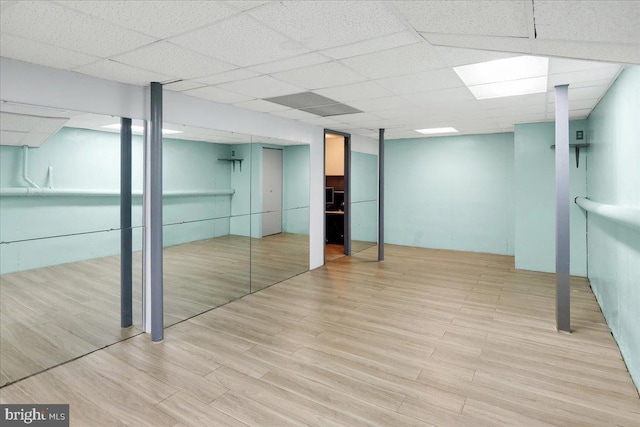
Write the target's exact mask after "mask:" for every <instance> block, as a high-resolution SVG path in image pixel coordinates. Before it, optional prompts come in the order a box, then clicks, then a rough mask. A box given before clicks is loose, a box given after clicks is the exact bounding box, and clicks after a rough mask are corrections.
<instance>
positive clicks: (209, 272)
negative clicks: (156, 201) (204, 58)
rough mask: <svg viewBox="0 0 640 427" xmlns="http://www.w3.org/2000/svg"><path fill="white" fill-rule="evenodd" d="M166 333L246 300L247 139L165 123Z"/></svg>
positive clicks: (247, 245)
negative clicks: (203, 314)
mask: <svg viewBox="0 0 640 427" xmlns="http://www.w3.org/2000/svg"><path fill="white" fill-rule="evenodd" d="M163 128H164V129H165V132H166V131H170V132H175V133H171V134H170V135H169V134H166V135H165V136H164V137H163V187H164V188H163V224H164V226H163V245H164V253H163V259H164V315H165V326H170V325H172V324H175V323H177V322H180V321H182V320H185V319H188V318H190V317H193V316H195V315H197V314H200V313H203V312H205V311H207V310H210V309H212V308H215V307H218V306H220V305H222V304H226V303H227V302H229V301H232V300H234V299H237V298H239V297H241V296H243V295H246V294H248V293H249V292H250V274H249V269H250V261H249V257H250V237H249V236H250V221H249V220H250V215H249V214H250V201H251V199H250V197H251V187H250V178H251V176H250V174H251V152H250V150H251V144H250V142H251V137H250V136H249V135H242V134H238V133H231V132H221V131H216V130H210V129H203V128H197V127H193V126H184V125H177V124H171V123H165V124H164V126H163Z"/></svg>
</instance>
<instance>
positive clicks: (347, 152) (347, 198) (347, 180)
mask: <svg viewBox="0 0 640 427" xmlns="http://www.w3.org/2000/svg"><path fill="white" fill-rule="evenodd" d="M344 253H345V255H351V136H345V137H344Z"/></svg>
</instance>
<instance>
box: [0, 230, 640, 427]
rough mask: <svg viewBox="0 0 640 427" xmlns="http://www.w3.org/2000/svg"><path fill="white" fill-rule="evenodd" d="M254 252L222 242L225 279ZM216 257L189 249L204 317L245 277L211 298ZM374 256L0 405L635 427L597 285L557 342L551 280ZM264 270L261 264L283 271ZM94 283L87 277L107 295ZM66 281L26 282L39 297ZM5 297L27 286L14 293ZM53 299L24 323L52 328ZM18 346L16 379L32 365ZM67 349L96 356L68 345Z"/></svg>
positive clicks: (24, 384)
mask: <svg viewBox="0 0 640 427" xmlns="http://www.w3.org/2000/svg"><path fill="white" fill-rule="evenodd" d="M245 243H246V242H235V243H234V242H232V241H228V242H227V246H228V250H229V251H230V252H227V253H224V254H222V255H221V258H222V259H224V262H221V263H220V264H219V265H220V266H221V268H226V267H222V264H225V265H226V264H228V263H233V259H234V258H233V257H234V256H235V257H242V256H244V255H242V254H243V252H242V248H243V247H244V246H243V245H245ZM216 245H217V244H214V243H212V242H200V243H198V244H194V245H193V248H192V252H193V253H194V258H189V256H187V253H188V250H187V249H188V248H187V247H181V248H178V249H179V250H178V249H176V251H175V252H176V253H175V254H173V255H175V259H173V260H172V261H171V265H172V266H173V267H174V268H175V270H174V272H173V273H172V274H174V275H175V276H174V279H175V280H176V283H178V282H179V283H180V287H177V288H176V292H178V293H179V292H180V289H183V290H184V289H186V288H185V287H187V286H188V282H189V281H200V280H203V281H204V282H205V285H203V287H202V291H203V293H202V299H203V301H207V303H206V304H209V303H211V302H212V301H216V299H215V298H217V297H218V296H217V295H214V294H219V293H220V292H223V291H221V290H222V289H227V290H230V289H234V286H237V285H238V284H239V283H242V281H243V280H244V279H246V278H241V277H237V276H236V277H235V278H234V277H231V276H229V277H228V278H229V282H228V283H226V284H222V285H221V286H220V287H218V288H216V289H215V290H211V289H209V287H210V284H211V283H212V280H213V279H212V278H211V277H208V276H207V274H211V273H207V271H208V268H207V267H205V266H202V265H200V263H201V262H202V260H203V259H207V258H208V256H207V255H205V254H203V253H202V252H201V251H203V250H206V249H207V248H209V249H211V248H216V249H219V248H220V247H219V246H216ZM376 255H377V254H376V249H375V248H370V249H366V250H364V251H362V252H360V253H358V254H356V255H354V256H351V257H340V258H336V259H335V260H334V261H331V262H330V263H329V264H328V265H327V266H325V267H322V268H318V269H316V270H314V271H311V272H307V273H304V274H301V275H296V276H295V277H292V278H290V279H288V280H286V281H284V282H281V283H279V284H277V285H274V286H271V287H267V288H265V289H263V290H261V291H260V292H257V293H255V294H252V295H249V296H245V297H243V298H240V299H238V300H235V301H233V302H230V303H228V304H226V305H224V306H223V307H220V308H218V309H216V310H212V311H208V312H206V313H203V314H200V315H198V316H195V317H193V318H191V319H190V320H188V321H184V322H181V323H178V324H175V325H173V326H170V327H168V328H167V329H166V331H165V340H164V341H163V342H162V343H159V344H153V343H151V342H150V341H149V337H148V336H146V335H138V336H135V337H133V338H130V339H128V340H126V341H123V342H119V343H116V344H114V345H111V346H109V347H107V348H105V349H102V350H98V351H97V352H95V353H93V354H91V355H89V356H85V357H82V358H80V359H78V360H75V361H72V362H69V363H67V364H64V365H61V366H58V367H54V368H52V369H50V370H49V371H46V372H43V373H41V374H37V375H34V376H32V377H30V378H28V379H25V380H22V381H18V382H16V383H14V384H11V385H9V386H6V387H4V388H2V389H0V401H2V402H3V403H11V402H16V403H18V402H43V403H46V402H68V403H70V404H71V413H72V422H71V425H74V426H76V425H78V426H80V425H91V426H102V425H105V426H107V425H128V426H132V425H136V426H137V425H154V426H174V427H181V426H203V425H207V426H208V425H221V426H227V425H228V426H233V427H237V426H256V427H262V426H294V425H295V426H301V425H309V426H323V427H324V426H330V427H331V426H349V427H351V426H355V427H358V426H370V425H374V426H394V427H395V426H403V425H406V426H421V425H426V426H474V427H475V426H507V425H508V426H514V425H517V426H520V425H523V426H524V425H526V426H611V425H616V426H633V427H636V426H638V425H640V399H639V398H638V394H637V390H636V388H635V386H634V385H633V383H632V381H631V379H630V377H629V373H628V372H627V370H626V367H625V364H624V361H623V360H622V358H621V356H620V352H619V350H618V348H617V345H616V343H615V341H614V340H613V338H612V336H611V334H610V331H609V328H608V327H607V325H606V322H605V319H604V318H603V316H602V313H601V312H600V310H599V307H598V305H597V302H596V301H595V298H594V297H593V293H592V292H591V290H590V288H589V283H588V281H587V280H586V279H583V278H575V277H574V278H572V279H571V292H572V302H574V304H572V325H573V328H574V331H573V333H572V334H570V335H568V334H564V333H558V332H556V331H555V310H554V307H555V293H554V286H555V282H554V277H553V275H551V274H546V273H535V272H529V271H520V270H515V269H514V266H513V258H512V257H508V256H500V255H489V254H477V253H469V252H454V251H444V250H430V249H418V248H408V247H399V246H393V245H388V246H387V248H386V261H385V262H384V263H377V262H375V259H376ZM264 256H265V257H266V258H265V259H267V260H269V261H267V262H266V263H265V264H262V266H265V265H268V264H269V262H272V261H273V262H275V261H277V260H278V257H277V256H276V255H269V254H266V253H265V254H264ZM109 262H110V265H111V264H113V263H114V261H113V260H111V261H109ZM190 262H194V263H195V265H194V267H193V268H190V266H189V263H190ZM216 262H217V261H216ZM237 262H239V263H241V262H244V261H243V260H237ZM98 264H99V262H98V261H95V260H94V261H93V264H92V265H93V266H95V265H98ZM238 265H239V264H238ZM180 269H182V270H185V275H184V276H181V275H179V274H178V272H179V270H180ZM90 270H91V269H89V271H87V269H86V268H85V266H83V265H75V266H74V274H82V275H84V277H89V278H92V277H93V279H92V280H94V282H93V283H94V284H93V285H91V286H95V283H96V282H95V277H94V276H93V275H92V272H91V271H90ZM59 271H60V269H58V270H57V271H56V272H51V271H47V273H46V274H45V276H44V278H43V276H41V275H38V274H35V273H30V274H29V275H27V276H26V278H27V279H28V280H29V281H30V282H32V283H39V285H41V284H42V282H43V281H44V282H46V280H48V279H47V278H48V277H50V276H51V275H54V274H56V273H59ZM280 271H292V270H287V269H286V268H285V267H284V266H282V268H281V269H280ZM7 283H8V286H16V278H15V277H11V278H10V280H8V281H7ZM93 289H94V288H92V291H91V292H93ZM235 289H237V287H236V288H235ZM20 292H25V291H24V290H21V291H20ZM20 292H18V293H16V294H15V296H13V297H12V298H18V297H19V296H20V295H21V293H20ZM185 292H186V294H188V295H183V297H184V298H185V299H184V300H183V301H182V302H181V303H180V304H178V305H177V307H178V310H177V311H176V312H175V313H176V317H177V316H179V315H184V314H185V313H187V312H188V311H189V310H191V309H198V307H197V304H200V302H198V300H197V296H198V291H197V285H194V286H193V287H191V288H190V290H189V291H188V292H187V291H186V290H185ZM224 292H226V291H224ZM115 295H117V293H116V294H115ZM67 296H69V295H67ZM54 297H56V298H59V299H58V300H56V301H60V302H61V303H62V304H63V305H64V304H72V303H71V302H70V301H71V300H75V301H77V302H79V303H87V301H95V300H97V298H96V297H94V296H87V295H83V293H82V292H78V293H75V294H74V295H73V296H72V297H71V296H69V299H66V298H62V297H61V296H55V295H54ZM100 298H103V299H106V298H108V296H104V295H103V296H101V297H100ZM194 298H195V299H194ZM189 299H191V300H193V302H194V303H195V304H194V305H193V306H190V305H189V304H190V303H189V302H188V301H189ZM42 301H43V300H42V298H38V299H36V303H35V305H34V306H33V307H31V308H28V310H29V311H28V312H30V313H31V314H34V313H35V315H36V317H37V316H38V315H40V316H47V315H48V313H47V308H46V306H45V305H44V304H43V303H42ZM65 306H67V305H65ZM107 310H108V309H107ZM16 312H17V310H15V309H11V310H8V311H7V312H6V313H3V319H6V318H9V319H10V320H11V316H15V315H16ZM38 313H39V314H38ZM75 313H76V314H77V315H78V316H89V315H90V314H91V313H90V312H87V311H86V310H85V311H82V310H77V311H76V312H75ZM49 314H50V313H49ZM105 315H106V314H105V310H103V312H101V313H100V314H99V316H105ZM42 319H43V318H42V317H40V318H34V319H31V320H30V321H19V320H17V319H14V320H13V323H10V325H17V326H16V327H17V328H22V329H14V331H22V330H25V328H26V329H30V328H31V329H32V330H34V331H37V327H38V326H39V325H40V326H44V329H46V331H47V333H51V334H53V335H54V336H55V334H58V335H57V336H58V337H59V338H60V339H64V335H63V332H60V331H58V330H57V329H55V328H52V327H51V326H46V325H47V322H46V321H43V320H42ZM58 320H61V318H58ZM99 323H100V322H99V321H98V322H95V324H96V327H97V326H98V325H99ZM5 327H12V326H6V325H5ZM58 327H60V328H63V329H65V330H66V331H68V332H69V333H74V335H75V336H77V337H78V339H81V340H84V341H86V342H91V343H92V344H94V345H96V344H99V343H100V342H101V341H99V339H95V340H93V341H92V340H91V339H90V338H91V329H90V328H91V326H87V327H83V326H82V325H81V324H80V323H78V322H67V323H64V322H61V323H59V324H58ZM47 328H48V329H47ZM104 332H107V331H104ZM104 332H103V333H104ZM32 333H33V332H32ZM112 336H113V334H112ZM14 337H15V342H16V343H20V342H21V341H20V340H21V339H22V340H25V338H19V337H17V336H15V332H12V333H8V334H7V336H6V337H3V338H7V339H3V345H4V343H5V342H10V341H11V340H12V338H14ZM116 338H117V337H116ZM33 339H35V340H36V341H37V342H38V349H37V350H36V351H34V353H33V357H34V361H32V362H30V363H35V361H37V362H40V363H43V362H44V361H45V360H44V355H45V354H46V353H45V349H46V348H47V346H50V345H51V341H53V340H47V339H46V337H38V336H35V337H34V338H33ZM7 348H8V349H9V350H7V351H8V353H7V354H14V356H12V357H13V359H9V360H10V363H9V364H8V365H7V368H6V371H7V372H10V371H11V370H13V369H17V368H16V366H17V365H16V361H18V360H19V356H20V354H21V352H20V351H19V349H18V347H15V346H14V347H11V346H8V347H7ZM69 349H70V350H73V351H81V350H83V344H82V342H81V341H76V340H75V339H73V340H71V341H70V346H69ZM11 352H13V353H11ZM3 363H4V359H3ZM37 366H41V365H40V364H38V365H36V367H37ZM2 372H3V375H5V374H4V372H5V367H2Z"/></svg>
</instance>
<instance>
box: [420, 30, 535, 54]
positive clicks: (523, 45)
mask: <svg viewBox="0 0 640 427" xmlns="http://www.w3.org/2000/svg"><path fill="white" fill-rule="evenodd" d="M420 35H421V36H422V37H424V38H425V39H426V40H427V41H428V42H429V43H431V44H432V45H434V46H448V47H459V48H468V49H480V50H491V51H498V52H520V53H527V54H528V53H532V49H531V46H530V41H531V40H530V39H529V38H526V37H499V36H468V35H464V34H441V33H420ZM534 53H535V52H534Z"/></svg>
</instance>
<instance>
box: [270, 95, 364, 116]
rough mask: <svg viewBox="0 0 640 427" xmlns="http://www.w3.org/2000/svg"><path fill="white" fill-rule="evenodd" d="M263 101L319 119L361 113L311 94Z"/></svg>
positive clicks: (334, 101)
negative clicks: (313, 115) (303, 112)
mask: <svg viewBox="0 0 640 427" xmlns="http://www.w3.org/2000/svg"><path fill="white" fill-rule="evenodd" d="M264 100H265V101H269V102H273V103H274V104H279V105H284V106H285V107H290V108H295V109H296V110H301V111H305V112H307V113H311V114H315V115H317V116H321V117H328V116H338V115H342V114H354V113H362V111H361V110H358V109H356V108H353V107H351V106H349V105H346V104H342V103H340V102H338V101H336V100H335V99H331V98H327V97H325V96H322V95H318V94H315V93H313V92H302V93H294V94H293V95H284V96H275V97H273V98H266V99H264Z"/></svg>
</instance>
